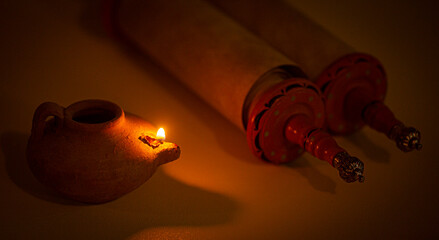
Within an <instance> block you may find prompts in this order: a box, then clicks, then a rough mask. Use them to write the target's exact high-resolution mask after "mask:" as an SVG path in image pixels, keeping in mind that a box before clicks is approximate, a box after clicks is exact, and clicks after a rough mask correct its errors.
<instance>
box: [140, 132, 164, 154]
mask: <svg viewBox="0 0 439 240" xmlns="http://www.w3.org/2000/svg"><path fill="white" fill-rule="evenodd" d="M139 140H140V141H142V142H143V143H146V144H148V146H150V147H152V149H155V148H156V147H158V146H160V144H163V141H164V140H165V130H164V129H163V128H160V129H159V130H158V131H157V134H156V137H153V136H151V135H144V136H140V137H139Z"/></svg>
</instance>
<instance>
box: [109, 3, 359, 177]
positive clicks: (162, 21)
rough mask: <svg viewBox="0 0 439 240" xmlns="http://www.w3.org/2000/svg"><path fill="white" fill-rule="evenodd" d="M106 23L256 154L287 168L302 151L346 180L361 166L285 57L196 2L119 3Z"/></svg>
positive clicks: (306, 82) (302, 76)
mask: <svg viewBox="0 0 439 240" xmlns="http://www.w3.org/2000/svg"><path fill="white" fill-rule="evenodd" d="M109 9H110V11H109V12H108V13H109V14H108V18H107V19H108V21H107V22H108V23H110V26H111V29H112V32H113V33H114V34H115V35H117V37H118V38H119V39H120V40H123V41H124V42H127V43H129V44H130V45H131V46H134V47H135V48H136V50H137V51H139V52H143V53H145V54H148V55H149V56H151V57H152V58H154V59H155V60H156V61H157V62H158V63H160V64H161V65H163V66H164V67H165V68H166V69H167V70H168V71H169V72H170V73H172V74H173V75H175V76H176V77H177V78H178V79H179V80H180V81H182V82H183V83H184V84H186V85H187V86H188V87H189V88H190V89H191V90H193V91H194V92H195V93H196V94H198V95H199V96H200V97H201V98H202V99H204V100H205V101H206V102H207V103H209V104H210V105H211V106H212V107H213V108H215V109H216V110H217V111H219V112H220V113H221V114H223V115H224V116H225V117H226V118H228V119H229V120H230V121H231V122H232V123H234V124H235V125H236V126H238V127H239V128H241V129H244V130H245V131H246V132H247V140H248V144H249V146H250V148H251V149H252V151H253V153H254V154H255V155H256V156H257V157H259V158H261V159H263V160H266V161H269V162H273V163H286V162H290V161H293V160H295V159H297V158H298V157H299V156H300V155H301V154H302V153H303V152H309V153H311V154H312V155H314V156H315V157H317V158H319V159H321V160H324V161H327V162H328V163H329V164H330V165H332V166H333V167H335V168H336V169H337V170H338V171H339V174H340V176H341V177H342V178H343V179H344V180H345V181H347V182H354V181H360V182H362V181H363V180H364V177H363V168H364V166H363V163H362V162H361V161H360V160H359V159H357V158H355V157H351V156H350V155H349V154H348V153H347V152H346V151H345V150H344V149H343V148H341V147H339V146H338V145H337V144H336V142H335V141H334V139H333V138H332V137H331V136H330V135H329V134H327V133H325V132H324V131H322V127H323V126H324V123H325V110H324V104H323V100H322V95H321V92H320V90H319V89H318V87H317V86H316V85H314V84H313V83H312V82H311V81H309V80H307V79H306V75H305V74H304V73H303V71H302V70H301V69H300V68H299V67H297V65H296V64H295V63H294V62H292V61H291V60H290V59H288V58H287V57H285V56H284V55H283V54H281V53H279V52H278V51H276V50H275V49H273V48H272V47H270V46H269V45H268V44H267V43H265V42H264V41H262V40H261V39H259V38H257V37H256V36H254V35H253V34H252V33H250V32H249V31H247V30H246V29H244V28H243V27H241V26H240V25H238V24H237V23H235V22H234V21H233V20H231V19H230V18H228V17H227V16H225V15H224V14H223V13H221V12H220V11H218V10H216V9H215V8H214V7H212V6H211V5H209V4H208V3H206V2H205V1H200V0H171V1H161V0H148V1H143V0H122V1H113V5H111V6H110V7H109Z"/></svg>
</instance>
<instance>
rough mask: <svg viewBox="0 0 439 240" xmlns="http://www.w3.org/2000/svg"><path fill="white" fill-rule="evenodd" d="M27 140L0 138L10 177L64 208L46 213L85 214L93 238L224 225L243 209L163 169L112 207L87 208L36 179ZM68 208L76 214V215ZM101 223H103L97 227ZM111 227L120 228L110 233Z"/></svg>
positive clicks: (13, 136) (17, 135) (13, 134)
mask: <svg viewBox="0 0 439 240" xmlns="http://www.w3.org/2000/svg"><path fill="white" fill-rule="evenodd" d="M28 137H29V135H28V134H24V133H19V132H5V133H3V134H1V136H0V140H1V142H0V143H1V149H2V151H3V154H4V156H5V165H6V171H7V174H8V176H9V178H10V179H11V180H12V181H13V182H14V183H15V184H16V185H17V186H18V187H19V188H20V189H22V190H23V191H25V192H27V193H29V194H30V195H32V196H34V197H36V198H39V199H42V200H45V201H49V202H52V203H57V204H61V205H65V207H66V208H49V209H47V211H48V214H58V213H56V212H58V211H60V210H62V209H64V211H66V213H69V217H71V218H72V219H77V218H78V217H81V218H82V217H84V216H85V218H84V222H83V223H81V224H84V225H87V226H88V225H90V226H92V227H88V228H86V229H89V230H84V231H92V232H89V234H90V235H89V236H96V235H98V236H96V237H98V238H117V239H119V238H120V239H121V238H124V237H127V236H130V235H132V234H133V233H135V232H138V231H140V230H144V229H148V228H153V227H162V226H208V225H216V224H224V223H227V222H230V221H232V219H233V218H234V216H235V215H236V212H237V211H238V210H239V207H238V204H237V203H236V202H235V201H233V200H232V199H230V198H228V197H227V196H224V195H221V194H218V193H214V192H210V191H208V190H204V189H200V188H198V187H194V186H190V185H187V184H185V183H182V182H180V181H177V180H175V179H174V178H172V177H170V176H169V175H167V174H166V173H165V172H164V171H163V170H162V169H163V167H159V168H158V170H157V172H156V173H155V174H154V175H153V176H152V177H151V178H150V179H149V180H148V181H147V182H146V183H145V184H144V185H142V186H141V187H139V188H138V189H136V190H134V191H133V192H131V193H128V194H127V195H125V196H123V197H121V198H119V199H117V200H114V201H112V202H109V203H105V204H99V205H89V204H82V203H78V202H75V201H71V200H68V199H64V198H62V197H60V196H58V195H57V193H56V192H54V191H52V190H51V189H49V188H46V187H45V186H43V185H42V184H40V183H39V182H38V181H37V180H36V179H35V178H34V176H33V175H32V172H31V171H30V169H29V167H28V165H27V161H26V156H25V151H26V144H27V140H28ZM79 206H83V207H79ZM69 207H75V208H76V210H75V211H73V212H72V211H70V210H69ZM53 211H55V212H53ZM29 214H30V215H32V214H33V211H29ZM30 217H35V216H30ZM40 217H41V216H40ZM54 220H55V222H51V224H52V225H53V226H54V227H57V226H58V225H60V224H62V222H58V221H56V219H54ZM102 221H103V222H105V224H98V223H99V222H102ZM37 225H38V224H37ZM108 226H117V227H115V228H113V229H107V227H108ZM59 227H60V228H62V226H59ZM100 228H101V229H100ZM78 234H79V233H78ZM81 234H84V233H81ZM74 236H75V235H74V234H73V235H72V238H75V237H74Z"/></svg>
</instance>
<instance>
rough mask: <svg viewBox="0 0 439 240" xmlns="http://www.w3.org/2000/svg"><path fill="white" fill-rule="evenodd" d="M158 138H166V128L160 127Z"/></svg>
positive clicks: (161, 139)
mask: <svg viewBox="0 0 439 240" xmlns="http://www.w3.org/2000/svg"><path fill="white" fill-rule="evenodd" d="M156 138H157V139H158V140H160V141H163V140H165V129H163V128H160V129H159V130H158V131H157V135H156Z"/></svg>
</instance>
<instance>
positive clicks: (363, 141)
mask: <svg viewBox="0 0 439 240" xmlns="http://www.w3.org/2000/svg"><path fill="white" fill-rule="evenodd" d="M345 138H346V139H347V140H348V141H350V142H352V143H353V144H355V145H356V146H357V147H358V148H359V149H361V151H363V153H364V155H365V156H366V157H367V158H368V159H370V160H371V161H374V162H378V163H388V162H390V154H389V152H388V151H387V150H386V149H384V148H383V147H381V146H379V145H377V144H376V143H375V142H374V141H372V140H371V139H370V138H369V137H368V136H367V135H366V134H364V132H363V131H362V130H360V131H358V132H355V133H353V134H351V135H349V136H346V137H345ZM383 139H384V138H383ZM385 141H388V139H385ZM395 147H396V146H395Z"/></svg>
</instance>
